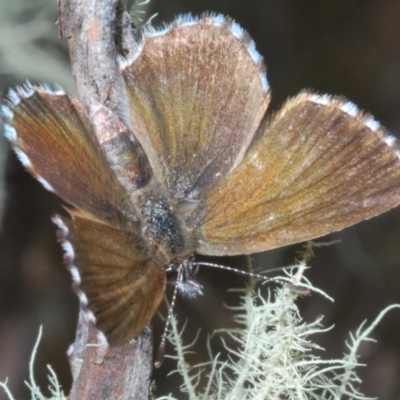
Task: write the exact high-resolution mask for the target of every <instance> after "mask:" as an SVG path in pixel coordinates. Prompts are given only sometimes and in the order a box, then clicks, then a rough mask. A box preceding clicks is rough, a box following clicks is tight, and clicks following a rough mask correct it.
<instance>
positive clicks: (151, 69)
mask: <svg viewBox="0 0 400 400" xmlns="http://www.w3.org/2000/svg"><path fill="white" fill-rule="evenodd" d="M193 22H194V20H193V19H190V18H185V17H182V18H180V19H179V18H178V20H177V21H176V22H175V23H174V24H172V25H171V26H169V27H167V28H166V29H164V30H163V31H162V34H161V33H160V32H158V31H155V32H152V31H148V32H146V33H145V34H144V39H143V41H142V44H141V45H140V50H139V51H138V53H137V54H135V55H134V56H133V61H132V62H131V64H129V65H127V66H125V67H124V68H123V71H122V72H123V76H124V78H125V81H126V84H127V87H128V95H129V101H130V103H129V104H130V115H131V125H132V129H133V132H134V133H135V136H136V137H137V138H138V139H139V141H140V142H141V143H142V145H143V147H144V148H145V149H146V153H147V156H148V157H149V160H150V163H151V164H152V165H153V170H154V171H155V173H157V174H158V179H159V182H160V183H161V185H162V186H163V187H164V189H165V188H166V189H167V190H168V192H169V194H170V195H171V197H172V198H178V199H182V198H186V199H198V198H200V197H205V196H206V195H207V191H208V189H209V188H210V187H211V186H213V185H215V184H216V182H217V181H218V180H219V179H220V177H222V176H223V175H224V174H225V173H227V172H228V171H229V170H230V169H231V168H232V166H233V165H235V164H237V163H238V162H239V161H240V159H241V158H242V157H243V154H244V151H245V150H246V148H247V146H248V145H249V143H250V141H251V139H252V137H253V135H254V132H255V130H256V128H257V126H258V124H259V122H260V120H261V118H262V116H263V115H264V113H265V110H266V107H267V104H268V100H269V96H268V84H267V82H266V78H265V76H264V74H263V71H262V68H263V66H262V60H261V56H260V55H259V54H258V53H257V52H256V51H255V49H254V43H253V42H252V41H251V40H250V38H249V37H248V35H247V34H245V32H244V31H243V30H242V29H241V28H240V27H239V26H238V25H236V24H234V23H232V22H230V21H229V20H227V19H225V18H222V17H221V16H214V17H212V16H208V17H204V18H202V19H200V20H198V21H197V23H196V24H194V23H193ZM233 55H234V59H232V56H233Z"/></svg>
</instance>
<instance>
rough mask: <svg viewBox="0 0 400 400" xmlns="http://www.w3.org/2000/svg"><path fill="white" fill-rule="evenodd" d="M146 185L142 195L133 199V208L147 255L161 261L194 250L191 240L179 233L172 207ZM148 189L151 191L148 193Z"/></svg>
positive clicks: (183, 257)
mask: <svg viewBox="0 0 400 400" xmlns="http://www.w3.org/2000/svg"><path fill="white" fill-rule="evenodd" d="M147 189H148V190H146V192H147V193H146V195H145V196H139V198H138V199H137V202H136V208H137V209H138V211H139V213H140V217H141V218H140V219H141V220H142V235H143V237H144V239H145V241H146V243H147V245H148V247H149V252H150V255H151V256H152V258H154V259H155V260H157V261H158V262H160V263H162V264H163V265H169V264H171V263H172V262H173V260H176V259H180V260H183V259H185V258H187V257H188V256H189V255H191V254H192V253H193V251H194V249H193V248H192V245H191V244H190V243H191V242H192V241H191V240H190V237H188V235H186V236H185V235H184V234H183V228H182V223H181V222H180V220H179V219H178V217H177V215H176V213H175V212H174V208H173V207H172V206H171V205H170V202H169V201H168V200H167V199H166V198H165V197H164V196H162V195H159V194H155V193H154V192H153V191H151V189H150V188H147ZM149 192H153V193H152V194H150V195H149Z"/></svg>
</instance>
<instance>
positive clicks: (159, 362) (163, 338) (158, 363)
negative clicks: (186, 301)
mask: <svg viewBox="0 0 400 400" xmlns="http://www.w3.org/2000/svg"><path fill="white" fill-rule="evenodd" d="M181 277H182V269H180V268H179V269H178V277H177V279H176V284H175V289H174V294H173V295H172V300H171V306H170V308H169V310H168V316H167V320H166V322H165V327H164V332H163V334H162V336H161V343H160V346H159V348H158V351H157V356H156V360H155V362H154V366H155V367H156V368H160V367H161V365H162V364H163V362H164V354H165V342H166V341H167V335H168V329H169V326H170V324H171V318H172V313H173V311H174V307H175V301H176V297H177V295H178V283H179V281H180V279H181Z"/></svg>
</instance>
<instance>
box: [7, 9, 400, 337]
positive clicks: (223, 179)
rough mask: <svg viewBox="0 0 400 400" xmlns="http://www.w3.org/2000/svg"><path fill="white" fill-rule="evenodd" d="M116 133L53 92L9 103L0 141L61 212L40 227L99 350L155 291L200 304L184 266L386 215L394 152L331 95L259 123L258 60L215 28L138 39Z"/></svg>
mask: <svg viewBox="0 0 400 400" xmlns="http://www.w3.org/2000/svg"><path fill="white" fill-rule="evenodd" d="M120 72H121V75H122V77H123V79H124V82H125V85H126V92H127V99H128V100H127V101H128V102H129V118H128V120H125V119H124V118H121V117H120V116H118V115H117V114H115V113H114V112H113V111H111V110H110V109H108V108H106V107H105V106H104V105H102V104H99V103H97V102H95V101H94V100H93V104H92V105H91V107H90V109H85V108H84V107H83V106H82V105H81V103H80V102H79V101H78V100H77V99H74V98H73V97H70V96H68V95H67V94H65V93H64V92H63V91H62V90H61V89H51V88H50V87H48V86H38V87H35V86H32V85H30V84H26V85H25V86H24V87H20V88H17V89H16V90H10V91H9V93H8V96H7V99H6V100H5V102H4V104H3V106H2V118H3V121H4V122H5V125H4V126H5V128H4V135H5V137H6V139H7V140H8V141H9V143H10V145H11V147H12V148H13V150H14V151H15V153H16V155H17V156H18V158H19V159H20V161H21V162H22V164H23V165H24V166H25V167H26V169H27V170H28V171H29V172H30V173H31V174H32V175H33V176H34V177H36V178H37V179H38V180H39V181H40V182H41V183H42V184H43V185H44V187H45V188H46V189H48V190H50V191H52V192H54V193H56V194H57V195H58V196H59V197H61V198H62V199H63V200H64V201H66V202H67V203H69V204H70V205H71V207H69V208H68V212H69V214H70V218H68V217H64V216H56V217H54V222H55V223H56V224H57V225H58V227H59V233H58V235H59V239H60V241H61V242H62V245H63V247H64V250H65V261H66V264H67V267H68V268H69V270H70V271H71V273H72V276H73V281H74V286H75V288H76V290H77V291H78V292H79V294H80V297H81V302H82V303H84V304H86V305H87V308H88V310H90V312H92V313H93V315H94V319H95V322H96V326H97V327H98V328H99V329H100V330H101V331H102V332H103V333H104V334H105V335H106V337H107V339H108V341H109V343H110V344H121V343H125V342H127V341H129V340H130V339H133V338H135V337H136V336H137V335H138V334H139V333H140V332H141V331H142V329H143V328H144V327H145V325H146V324H147V323H148V322H149V321H150V320H151V318H152V316H153V315H154V313H155V312H156V310H157V308H158V306H159V304H160V302H161V299H162V297H163V294H164V292H165V287H166V282H167V275H166V271H177V272H178V289H179V291H180V292H181V293H182V294H183V295H186V296H188V297H195V296H197V295H199V294H201V285H200V284H199V283H198V282H197V280H196V278H195V267H194V262H193V255H194V254H196V253H197V254H202V255H212V256H223V255H238V254H250V253H255V252H261V251H265V250H268V249H273V248H276V247H279V246H285V245H288V244H292V243H297V242H302V241H306V240H310V239H313V238H316V237H319V236H323V235H325V234H328V233H330V232H333V231H338V230H341V229H343V228H345V227H348V226H350V225H353V224H355V223H357V222H360V221H362V220H364V219H368V218H370V217H373V216H375V215H378V214H380V213H382V212H384V211H387V210H389V209H391V208H393V207H395V206H397V205H398V204H399V203H400V160H399V157H400V147H399V144H398V142H397V141H396V139H395V138H394V137H393V136H390V135H388V134H387V133H386V132H385V130H384V128H382V127H381V126H380V124H379V123H378V122H377V121H375V120H374V119H373V118H372V117H371V116H369V115H367V114H363V113H362V112H360V111H359V110H358V109H357V108H356V106H355V105H354V104H352V103H350V102H347V101H345V100H344V99H342V98H338V97H331V96H328V95H318V94H315V93H312V92H309V91H303V92H301V93H300V94H298V95H297V96H295V97H294V98H292V99H289V100H288V101H287V102H286V103H285V104H284V105H283V106H282V108H281V110H280V111H278V112H276V113H275V114H274V115H272V116H269V115H268V114H267V109H268V105H269V102H270V97H271V92H270V88H269V85H268V81H267V78H266V75H265V66H264V62H263V59H262V57H261V56H260V54H259V53H258V52H257V51H256V48H255V44H254V42H253V41H252V40H251V38H250V36H249V35H248V34H247V33H246V32H245V31H244V30H243V29H242V28H241V27H240V26H239V25H238V24H236V23H235V22H233V21H232V20H230V19H229V18H226V17H224V16H221V15H212V14H209V15H204V16H202V17H199V18H196V17H192V16H180V17H178V18H177V19H176V21H175V22H173V23H172V24H170V25H167V26H164V27H162V28H160V29H152V28H148V29H147V30H145V31H144V33H143V38H142V39H141V42H140V43H139V45H138V49H137V51H136V52H135V53H134V54H133V55H132V56H131V58H130V59H129V60H125V61H123V62H121V68H120Z"/></svg>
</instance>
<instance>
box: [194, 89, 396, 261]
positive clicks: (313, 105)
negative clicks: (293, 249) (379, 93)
mask: <svg viewBox="0 0 400 400" xmlns="http://www.w3.org/2000/svg"><path fill="white" fill-rule="evenodd" d="M261 129H262V132H261V135H260V139H259V140H258V141H257V142H256V143H254V144H253V145H252V147H251V148H250V149H249V151H248V152H247V154H246V156H245V158H244V160H243V161H242V163H241V164H240V165H239V166H238V167H237V168H236V169H235V170H234V171H232V173H231V174H230V175H228V176H227V177H225V178H224V179H223V180H222V181H221V182H220V183H219V184H218V186H216V187H214V188H213V190H212V191H211V192H210V193H209V196H208V197H207V198H206V199H204V200H202V201H201V202H200V204H199V206H198V208H197V209H196V210H195V211H194V212H193V213H192V215H191V217H190V218H189V219H188V221H187V224H188V226H189V227H190V229H192V228H195V229H197V233H196V235H197V240H198V248H197V251H198V252H199V253H201V254H210V255H211V254H212V255H224V254H226V255H228V254H230V255H233V254H242V253H253V252H259V251H264V250H267V249H271V248H275V247H279V246H283V245H287V244H291V243H296V242H301V241H305V240H309V239H313V238H316V237H319V236H322V235H325V234H327V233H330V232H333V231H337V230H340V229H342V228H345V227H347V226H350V225H353V224H355V223H357V222H359V221H361V220H364V219H367V218H370V217H373V216H375V215H378V214H380V213H382V212H384V211H387V210H389V209H390V208H392V207H394V206H396V205H398V204H399V203H400V161H399V155H400V148H399V144H398V142H397V141H396V140H395V139H394V138H393V137H390V136H388V135H386V134H385V133H384V131H383V129H382V128H380V126H379V124H378V123H377V122H376V121H374V120H373V119H372V118H371V117H368V116H363V115H362V114H361V113H360V112H358V111H357V109H356V107H355V106H354V105H353V104H352V103H345V102H343V101H341V100H340V99H332V98H330V97H329V96H316V95H313V94H309V93H302V94H300V95H299V96H298V97H296V98H294V99H292V100H290V101H288V102H287V103H286V105H285V106H284V107H283V108H282V110H281V111H280V112H279V113H278V114H277V115H276V116H275V117H274V118H273V119H272V120H271V122H269V123H266V124H265V125H263V126H262V128H261Z"/></svg>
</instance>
